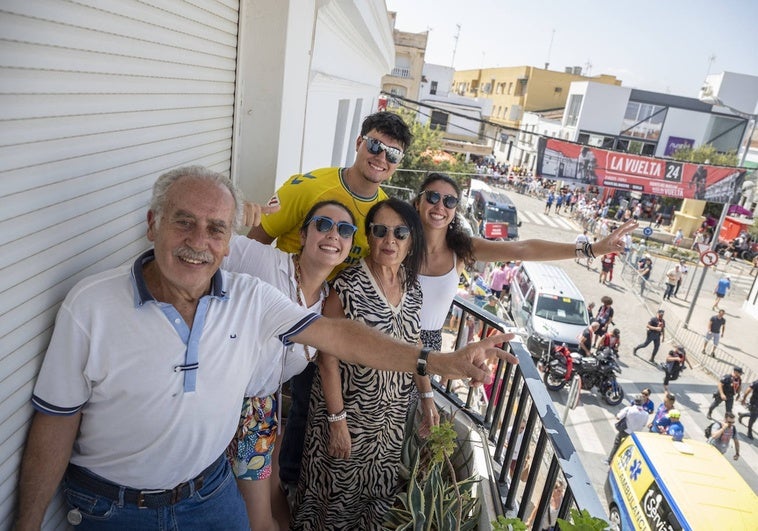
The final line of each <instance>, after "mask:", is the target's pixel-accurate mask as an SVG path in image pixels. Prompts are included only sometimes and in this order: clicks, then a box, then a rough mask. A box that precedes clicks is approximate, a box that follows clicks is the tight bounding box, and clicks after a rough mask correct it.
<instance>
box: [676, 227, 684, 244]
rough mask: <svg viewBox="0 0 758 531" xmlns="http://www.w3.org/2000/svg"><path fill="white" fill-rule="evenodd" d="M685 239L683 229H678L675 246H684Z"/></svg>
mask: <svg viewBox="0 0 758 531" xmlns="http://www.w3.org/2000/svg"><path fill="white" fill-rule="evenodd" d="M683 239H684V232H682V229H677V231H676V234H675V235H674V246H675V247H679V246H680V245H682V240H683Z"/></svg>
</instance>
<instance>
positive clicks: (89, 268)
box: [0, 0, 239, 529]
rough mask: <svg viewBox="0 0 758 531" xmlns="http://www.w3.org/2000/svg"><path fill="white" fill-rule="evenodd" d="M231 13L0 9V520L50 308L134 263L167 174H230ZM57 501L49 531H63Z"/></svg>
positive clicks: (195, 4)
mask: <svg viewBox="0 0 758 531" xmlns="http://www.w3.org/2000/svg"><path fill="white" fill-rule="evenodd" d="M238 14H239V2H238V1H234V0H216V1H214V0H191V1H180V0H140V1H138V0H79V1H64V0H33V1H30V0H3V2H2V3H0V440H2V444H1V445H0V522H6V523H9V522H10V521H11V520H10V519H11V517H12V514H13V508H14V503H15V490H16V482H17V477H18V467H19V463H20V460H21V451H22V447H23V443H24V438H25V435H26V429H27V426H28V421H29V419H30V417H31V414H32V409H31V406H30V405H29V398H30V396H31V392H32V386H33V384H34V378H35V376H36V372H37V369H38V367H39V363H40V361H41V359H42V355H43V354H44V351H45V348H46V346H47V342H48V340H49V337H50V333H51V329H52V326H53V322H54V318H55V312H56V311H57V308H58V305H59V304H60V302H61V300H62V299H63V297H64V296H65V294H66V292H67V291H68V290H69V289H70V288H71V287H72V285H73V284H74V283H75V282H76V281H77V280H79V279H81V278H82V277H83V276H85V275H89V274H91V273H94V272H96V271H100V270H103V269H106V268H109V267H115V266H118V265H121V264H124V263H127V262H130V261H131V260H132V259H133V258H134V257H135V256H136V255H137V254H139V253H140V252H141V251H142V250H144V249H146V248H147V247H148V242H147V241H146V240H145V238H144V233H145V213H146V205H147V201H148V198H149V196H150V188H151V186H152V183H153V181H154V180H155V178H156V177H157V176H158V175H159V174H160V173H162V172H164V171H166V170H168V169H171V168H175V167H177V166H180V165H185V164H190V163H192V164H202V165H205V166H208V167H210V168H212V169H215V170H217V171H221V172H224V173H226V174H229V171H230V161H231V147H232V121H233V106H234V94H235V69H236V59H237V26H238ZM65 515H66V511H65V509H64V508H63V505H62V503H61V501H60V500H59V499H56V501H55V502H54V503H53V504H52V505H51V508H50V510H49V511H48V517H47V518H46V522H45V528H46V529H57V528H63V527H65V525H66V524H65Z"/></svg>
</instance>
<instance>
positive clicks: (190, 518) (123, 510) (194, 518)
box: [63, 457, 250, 531]
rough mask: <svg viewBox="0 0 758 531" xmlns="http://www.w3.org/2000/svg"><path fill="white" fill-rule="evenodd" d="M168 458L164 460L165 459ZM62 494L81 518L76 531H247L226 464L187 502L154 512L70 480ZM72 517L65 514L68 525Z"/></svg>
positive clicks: (234, 485)
mask: <svg viewBox="0 0 758 531" xmlns="http://www.w3.org/2000/svg"><path fill="white" fill-rule="evenodd" d="M167 458H168V457H167ZM63 493H64V495H65V497H66V501H67V503H68V505H69V508H70V509H75V510H76V511H77V512H78V513H79V514H80V515H81V523H80V524H78V525H75V526H74V529H76V530H77V531H79V530H114V531H115V530H119V531H120V530H130V529H134V530H135V531H136V530H152V529H154V530H156V531H158V530H160V531H163V530H175V529H181V530H182V531H185V530H197V531H204V530H218V531H225V530H247V531H249V529H250V524H249V522H248V519H247V512H246V509H245V502H244V501H243V500H242V496H241V495H240V493H239V490H237V484H236V482H235V481H234V476H233V475H232V469H231V467H230V466H229V461H227V460H226V459H222V460H221V464H220V465H219V466H218V468H217V469H216V470H214V471H213V472H212V473H211V474H210V475H209V476H208V478H207V479H206V480H205V481H204V482H203V486H202V488H201V489H199V490H196V491H194V492H193V493H192V494H191V495H190V496H189V497H188V498H186V499H184V500H182V501H180V502H178V503H176V504H174V505H167V506H165V507H161V508H158V509H151V508H150V509H140V508H138V507H137V506H136V505H134V504H128V503H124V502H123V495H122V496H121V500H111V499H109V498H105V497H103V496H100V495H98V494H97V493H94V492H92V491H90V490H87V489H86V488H83V487H82V486H81V485H78V484H77V483H76V482H75V481H72V480H71V479H70V478H67V479H65V480H64V483H63ZM72 516H78V515H71V514H70V513H69V521H72V520H71V517H72Z"/></svg>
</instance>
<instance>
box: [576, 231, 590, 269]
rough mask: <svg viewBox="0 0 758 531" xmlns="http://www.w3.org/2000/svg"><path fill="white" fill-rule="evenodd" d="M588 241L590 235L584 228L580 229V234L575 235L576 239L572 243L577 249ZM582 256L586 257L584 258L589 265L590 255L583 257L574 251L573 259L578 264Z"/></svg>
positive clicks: (588, 265)
mask: <svg viewBox="0 0 758 531" xmlns="http://www.w3.org/2000/svg"><path fill="white" fill-rule="evenodd" d="M589 243H590V237H589V236H588V235H587V231H586V230H584V231H582V233H581V234H580V235H578V236H577V237H576V239H575V240H574V245H575V246H576V249H579V248H580V247H582V246H584V245H585V244H589ZM582 258H586V260H587V267H590V263H591V257H590V256H584V257H583V256H580V254H579V253H576V258H575V259H574V260H575V261H576V263H577V264H580V263H581V259H582Z"/></svg>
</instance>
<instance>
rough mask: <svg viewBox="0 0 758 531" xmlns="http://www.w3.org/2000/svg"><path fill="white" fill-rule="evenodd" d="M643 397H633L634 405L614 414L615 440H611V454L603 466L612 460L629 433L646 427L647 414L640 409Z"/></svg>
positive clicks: (639, 395) (640, 395)
mask: <svg viewBox="0 0 758 531" xmlns="http://www.w3.org/2000/svg"><path fill="white" fill-rule="evenodd" d="M644 401H645V397H644V396H643V395H642V394H638V395H635V396H634V403H633V404H631V405H629V406H627V407H625V408H624V409H622V410H621V411H619V412H618V413H617V414H616V419H618V421H617V422H616V431H617V433H616V438H615V439H614V440H613V446H612V447H611V453H610V454H608V458H607V459H606V460H605V464H606V465H607V464H609V463H610V462H611V459H613V454H615V453H616V450H618V447H619V446H620V445H621V443H622V441H623V440H624V439H626V438H627V437H628V436H629V434H630V433H632V432H635V431H641V430H642V429H643V428H644V427H645V426H646V425H647V416H648V412H647V411H645V409H644V408H643V407H642V404H643V402H644Z"/></svg>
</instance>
